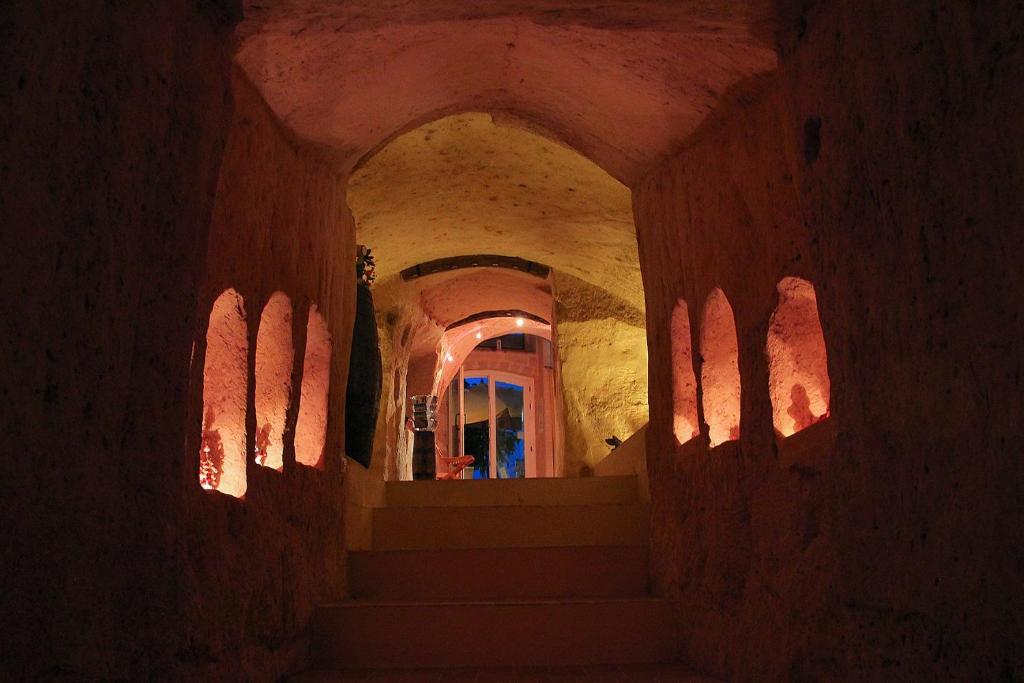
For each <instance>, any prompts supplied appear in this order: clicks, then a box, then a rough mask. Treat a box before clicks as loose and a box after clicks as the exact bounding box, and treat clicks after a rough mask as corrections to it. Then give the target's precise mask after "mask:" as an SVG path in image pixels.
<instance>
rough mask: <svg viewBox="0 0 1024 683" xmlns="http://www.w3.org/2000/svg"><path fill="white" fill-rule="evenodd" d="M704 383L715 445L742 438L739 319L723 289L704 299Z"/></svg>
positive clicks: (710, 426)
mask: <svg viewBox="0 0 1024 683" xmlns="http://www.w3.org/2000/svg"><path fill="white" fill-rule="evenodd" d="M700 355H701V366H700V386H701V391H702V396H703V406H704V420H705V422H707V423H708V431H709V437H710V439H711V445H712V446H717V445H718V444H721V443H725V442H726V441H735V440H736V439H738V438H740V368H739V345H738V343H737V339H736V321H735V319H734V317H733V312H732V306H730V305H729V300H728V299H726V297H725V294H724V293H723V292H722V290H721V289H715V290H714V291H712V292H711V294H709V295H708V299H707V301H706V302H705V303H704V312H703V315H702V316H701V325H700Z"/></svg>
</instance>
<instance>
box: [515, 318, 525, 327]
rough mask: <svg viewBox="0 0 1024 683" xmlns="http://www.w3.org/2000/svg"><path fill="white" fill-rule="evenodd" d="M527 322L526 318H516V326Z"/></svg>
mask: <svg viewBox="0 0 1024 683" xmlns="http://www.w3.org/2000/svg"><path fill="white" fill-rule="evenodd" d="M525 324H526V321H525V320H523V319H522V318H516V327H522V326H523V325H525Z"/></svg>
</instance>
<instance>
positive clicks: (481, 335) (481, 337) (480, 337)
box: [476, 332, 484, 339]
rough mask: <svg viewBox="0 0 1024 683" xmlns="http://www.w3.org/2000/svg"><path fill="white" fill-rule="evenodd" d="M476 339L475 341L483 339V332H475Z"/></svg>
mask: <svg viewBox="0 0 1024 683" xmlns="http://www.w3.org/2000/svg"><path fill="white" fill-rule="evenodd" d="M476 338H477V339H483V338H484V333H483V332H477V333H476Z"/></svg>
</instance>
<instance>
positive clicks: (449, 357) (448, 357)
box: [444, 353, 455, 363]
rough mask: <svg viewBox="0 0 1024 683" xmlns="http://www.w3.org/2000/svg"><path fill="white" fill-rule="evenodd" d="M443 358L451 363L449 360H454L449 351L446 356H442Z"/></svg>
mask: <svg viewBox="0 0 1024 683" xmlns="http://www.w3.org/2000/svg"><path fill="white" fill-rule="evenodd" d="M444 359H445V360H446V361H448V362H449V363H451V362H452V361H453V360H455V359H454V358H452V354H450V353H449V354H448V355H446V356H445V357H444Z"/></svg>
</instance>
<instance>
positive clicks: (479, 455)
mask: <svg viewBox="0 0 1024 683" xmlns="http://www.w3.org/2000/svg"><path fill="white" fill-rule="evenodd" d="M463 388H464V389H465V395H464V398H463V400H464V401H465V413H466V426H465V439H466V455H472V456H473V458H474V461H473V478H474V479H487V478H488V477H489V476H490V459H489V456H490V450H491V434H490V421H489V418H490V400H489V397H488V381H487V378H486V377H466V378H465V380H464V384H463Z"/></svg>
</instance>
